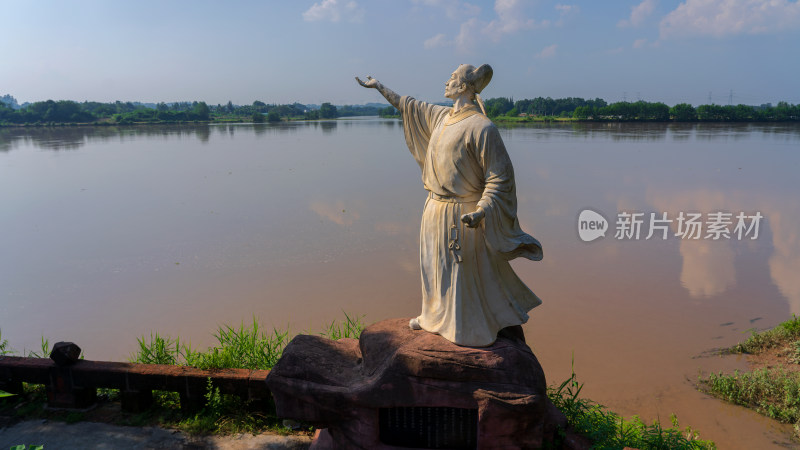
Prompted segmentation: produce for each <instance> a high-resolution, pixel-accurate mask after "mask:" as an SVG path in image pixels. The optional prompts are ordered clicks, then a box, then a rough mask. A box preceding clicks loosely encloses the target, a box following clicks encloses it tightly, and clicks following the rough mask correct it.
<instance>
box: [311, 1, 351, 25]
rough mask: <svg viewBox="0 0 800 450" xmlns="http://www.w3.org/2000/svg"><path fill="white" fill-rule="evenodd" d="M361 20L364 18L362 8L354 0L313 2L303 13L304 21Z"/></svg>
mask: <svg viewBox="0 0 800 450" xmlns="http://www.w3.org/2000/svg"><path fill="white" fill-rule="evenodd" d="M342 19H344V20H346V21H348V22H361V21H362V20H363V19H364V9H363V8H360V7H359V6H358V3H356V2H355V1H349V2H347V3H341V2H339V0H322V1H321V2H319V3H314V4H313V5H311V7H310V8H308V10H306V11H305V12H304V13H303V20H305V21H306V22H318V21H329V22H339V21H340V20H342Z"/></svg>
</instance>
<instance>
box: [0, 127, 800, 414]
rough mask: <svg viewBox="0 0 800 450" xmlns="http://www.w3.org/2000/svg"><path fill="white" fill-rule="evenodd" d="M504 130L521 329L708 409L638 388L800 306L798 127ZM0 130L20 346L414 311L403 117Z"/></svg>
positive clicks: (632, 388)
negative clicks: (629, 220) (511, 179)
mask: <svg viewBox="0 0 800 450" xmlns="http://www.w3.org/2000/svg"><path fill="white" fill-rule="evenodd" d="M501 134H502V136H503V139H504V141H505V143H506V146H507V148H508V151H509V153H510V155H511V157H512V161H513V163H514V167H515V171H516V177H517V194H518V197H519V217H520V222H521V225H522V227H523V229H526V230H527V231H529V232H531V233H532V234H533V235H534V236H536V237H537V238H538V239H539V240H541V241H542V243H543V246H544V254H545V257H544V260H543V261H542V262H538V263H533V262H529V261H520V260H517V261H514V262H513V265H514V267H515V269H516V270H517V272H518V273H519V274H520V276H521V277H522V279H523V280H524V281H526V282H527V283H528V284H529V285H530V286H531V288H532V289H533V290H534V292H536V293H537V294H538V295H539V296H540V297H542V299H543V300H544V302H545V303H544V304H543V305H542V306H541V307H540V308H537V309H536V310H534V311H533V312H532V314H531V316H532V319H531V322H530V323H529V324H528V325H526V332H527V333H528V335H529V341H530V342H531V343H532V345H533V347H534V349H535V350H536V351H537V355H538V356H539V357H540V359H541V360H542V362H543V364H545V366H546V369H547V370H548V374H549V375H548V376H549V377H551V378H550V379H551V380H552V381H557V380H560V379H563V377H565V376H568V375H569V370H570V367H569V355H570V354H571V353H572V352H573V351H574V352H575V354H576V355H577V356H576V361H578V364H579V368H580V369H582V370H583V373H584V374H585V375H586V376H585V378H584V380H585V381H587V382H588V384H587V386H589V387H587V389H588V390H589V392H592V393H593V394H594V395H595V396H596V397H597V398H598V399H599V400H601V401H605V402H606V403H608V402H617V404H616V407H617V408H619V409H620V411H621V412H623V413H628V412H627V411H628V409H626V408H629V410H630V411H632V412H639V413H642V414H645V415H646V414H647V412H648V411H649V412H653V410H649V409H648V408H655V409H654V411H655V413H661V412H663V413H664V414H666V415H668V414H669V413H670V412H673V411H661V410H660V409H659V408H666V407H667V406H669V407H670V408H673V409H675V410H676V411H675V412H677V410H680V409H681V408H684V409H685V410H686V411H685V412H684V414H685V415H689V418H688V420H687V423H691V424H692V425H693V426H695V424H698V426H699V425H701V424H703V423H704V422H703V421H704V420H708V419H704V418H703V416H702V415H699V416H698V417H696V418H693V417H692V414H693V413H692V411H693V410H694V409H696V408H693V407H692V408H690V407H686V405H685V404H684V403H685V402H687V401H688V402H689V403H691V401H689V400H686V399H687V398H689V399H691V398H692V397H691V395H692V394H691V393H690V392H691V391H692V389H691V388H690V387H689V388H686V389H687V390H686V391H685V392H684V391H681V392H684V393H683V394H681V395H677V396H676V398H682V399H683V400H681V402H684V403H680V402H679V403H680V404H675V405H673V404H670V403H668V402H667V403H664V402H665V401H662V400H659V402H661V403H658V402H656V403H653V404H651V403H649V402H651V400H649V399H650V398H651V397H653V396H654V394H653V393H652V390H653V389H662V388H663V389H667V390H669V389H673V387H674V380H675V379H677V380H683V379H684V377H686V376H687V374H692V373H694V372H696V370H697V363H696V362H695V361H694V360H693V359H692V358H693V357H694V356H696V355H698V354H700V353H702V352H703V351H706V350H708V349H710V348H714V347H718V346H725V345H731V344H732V343H735V342H737V341H739V340H740V339H741V338H742V337H743V333H745V331H746V330H747V329H749V328H752V327H767V326H771V325H774V324H775V323H777V322H778V321H780V320H783V319H785V318H786V316H787V315H788V314H789V313H800V278H798V277H797V274H798V273H800V236H799V235H798V230H800V227H798V224H800V206H799V205H798V203H797V201H796V194H797V192H798V188H800V186H798V180H797V177H796V173H798V169H800V167H799V166H800V156H798V153H797V149H798V148H799V147H798V143H800V127H797V126H794V125H782V124H763V125H760V124H757V125H728V124H670V125H664V124H589V125H587V124H573V125H553V126H532V127H520V128H502V130H501ZM53 150H56V151H53ZM67 150H68V151H67ZM0 151H1V152H2V153H0V204H2V205H3V208H2V210H0V229H2V231H3V234H4V235H5V236H6V239H3V240H2V242H0V254H2V255H3V256H2V258H0V286H3V291H2V292H0V295H2V297H0V304H1V305H2V312H0V329H2V333H3V338H5V339H9V340H10V341H11V343H12V346H15V347H17V348H22V347H26V348H35V347H36V346H37V345H38V342H39V338H40V336H41V335H42V334H45V335H47V336H48V337H50V338H51V339H56V340H60V339H68V340H74V341H76V342H78V343H79V344H81V345H83V347H84V349H85V350H86V353H87V355H89V356H90V357H98V358H113V359H124V358H125V357H126V356H127V355H128V354H129V352H130V351H132V349H133V344H135V337H136V336H140V335H142V334H146V333H147V332H149V331H151V330H154V331H161V332H169V333H171V334H178V335H181V336H182V337H185V338H187V339H191V340H192V342H193V343H194V344H196V345H200V346H202V345H205V344H207V343H209V339H210V338H209V337H210V334H211V332H212V331H213V330H214V329H215V327H216V326H217V325H218V324H220V323H238V322H239V321H241V320H249V318H250V317H251V316H252V315H256V316H258V317H260V318H261V319H262V320H263V321H264V322H265V323H267V324H268V325H269V326H272V325H275V326H284V325H285V324H287V323H289V324H291V325H292V327H293V329H294V330H296V331H300V330H303V329H306V330H314V329H319V328H320V326H321V325H322V323H325V322H329V321H330V320H331V319H332V318H334V317H340V316H341V315H342V314H341V311H342V310H344V311H347V312H348V313H355V314H365V315H366V317H367V320H368V321H376V320H380V319H383V318H386V317H396V316H402V315H404V316H411V315H414V314H417V313H418V309H419V289H420V288H419V273H418V248H417V245H418V227H419V220H420V213H421V210H422V206H423V203H424V200H425V192H424V191H423V189H422V186H421V179H420V173H419V169H418V167H417V165H416V163H415V162H414V161H413V159H412V158H411V156H410V154H409V153H408V150H407V149H406V147H405V144H404V142H403V134H402V127H401V126H400V124H399V123H398V122H397V121H394V120H377V119H371V120H370V119H367V120H364V119H355V120H347V121H338V122H334V121H328V122H310V123H290V124H278V125H272V124H264V125H242V124H230V125H210V126H209V125H198V126H164V127H161V126H154V127H123V128H116V127H95V128H86V127H71V128H32V129H17V128H13V129H9V128H2V129H0ZM587 207H588V208H591V209H593V210H596V211H598V212H601V213H603V214H604V215H605V217H606V218H608V219H609V220H610V221H611V222H612V226H613V221H614V220H615V216H616V214H617V212H620V211H638V212H645V213H648V214H649V213H650V212H656V213H661V212H667V213H668V214H669V216H670V217H675V216H676V215H677V214H678V213H679V212H681V211H684V212H690V211H691V212H702V213H708V212H714V211H726V212H732V213H734V215H735V214H736V213H737V212H739V211H743V212H746V213H748V214H752V213H754V212H756V211H760V212H761V214H763V215H764V220H763V222H762V223H761V228H760V236H759V238H758V239H757V240H749V239H746V240H741V241H739V240H736V239H730V240H725V239H723V240H720V241H711V240H706V239H701V240H697V241H686V240H681V239H678V238H676V237H674V236H673V237H670V238H669V239H667V240H665V241H662V240H660V239H651V240H644V239H640V240H638V241H617V240H615V239H614V238H613V231H612V232H610V233H608V234H607V236H606V238H604V239H601V240H599V241H596V242H592V243H583V242H581V241H580V240H579V239H578V235H577V224H576V221H577V216H578V213H579V212H580V211H581V210H582V209H584V208H587ZM722 324H725V326H722ZM708 364H711V363H708ZM713 364H716V363H713ZM631 377H633V378H631ZM660 383H661V384H660ZM662 384H663V385H662ZM654 386H655V387H654ZM659 386H660V387H659ZM684 388H685V387H684ZM681 389H683V388H681ZM621 390H624V391H625V392H627V393H628V394H626V395H625V396H620V395H619V392H621ZM611 393H613V395H612V394H611ZM653 401H655V400H653ZM665 405H667V406H665ZM681 405H683V406H681ZM679 415H680V414H679ZM692 419H694V420H692ZM708 426H709V427H713V426H716V425H713V424H709V425H708Z"/></svg>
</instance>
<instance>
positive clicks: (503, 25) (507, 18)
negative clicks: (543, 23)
mask: <svg viewBox="0 0 800 450" xmlns="http://www.w3.org/2000/svg"><path fill="white" fill-rule="evenodd" d="M494 11H495V12H496V13H497V18H496V19H494V20H492V21H491V22H489V24H488V25H486V27H485V28H484V29H483V32H484V34H486V35H487V36H489V38H490V39H492V40H493V41H495V42H497V41H499V40H500V39H501V38H502V37H503V36H504V35H506V34H511V33H516V32H517V31H520V30H526V29H531V28H533V27H534V25H535V22H534V21H533V19H526V18H525V14H524V13H523V11H522V2H520V0H496V1H495V3H494Z"/></svg>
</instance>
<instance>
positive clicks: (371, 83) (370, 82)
mask: <svg viewBox="0 0 800 450" xmlns="http://www.w3.org/2000/svg"><path fill="white" fill-rule="evenodd" d="M356 81H358V84H360V85H361V86H364V87H365V88H373V89H375V88H377V87H378V80H376V79H375V78H372V77H370V76H368V77H367V81H366V82H364V81H361V78H358V77H356Z"/></svg>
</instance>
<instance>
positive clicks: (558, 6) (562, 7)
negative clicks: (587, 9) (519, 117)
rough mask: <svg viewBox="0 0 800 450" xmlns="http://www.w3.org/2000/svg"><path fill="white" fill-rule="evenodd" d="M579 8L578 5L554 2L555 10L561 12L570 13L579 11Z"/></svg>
mask: <svg viewBox="0 0 800 450" xmlns="http://www.w3.org/2000/svg"><path fill="white" fill-rule="evenodd" d="M580 10H581V8H580V7H579V6H578V5H562V4H561V3H558V4H556V11H558V12H560V13H561V14H572V13H578V12H580Z"/></svg>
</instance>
